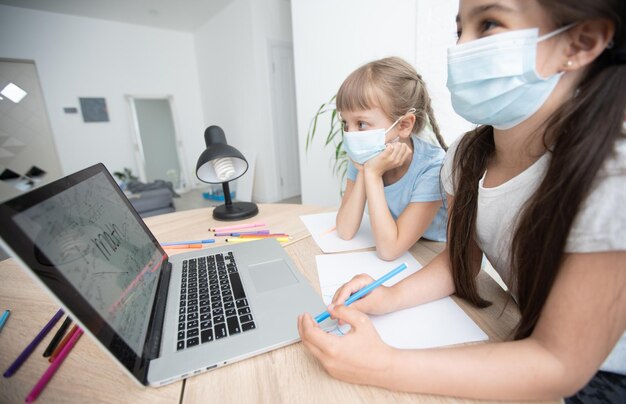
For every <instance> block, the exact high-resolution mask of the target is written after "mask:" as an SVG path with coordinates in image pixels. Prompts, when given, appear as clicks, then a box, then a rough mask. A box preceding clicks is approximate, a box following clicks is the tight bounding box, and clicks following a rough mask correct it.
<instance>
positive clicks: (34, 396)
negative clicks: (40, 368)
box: [25, 328, 83, 403]
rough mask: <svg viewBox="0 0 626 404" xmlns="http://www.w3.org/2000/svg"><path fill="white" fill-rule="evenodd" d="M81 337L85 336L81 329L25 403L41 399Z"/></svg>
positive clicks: (75, 333) (47, 370) (49, 367)
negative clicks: (43, 392) (41, 395)
mask: <svg viewBox="0 0 626 404" xmlns="http://www.w3.org/2000/svg"><path fill="white" fill-rule="evenodd" d="M81 335H83V330H81V329H80V328H78V329H76V331H74V334H73V335H72V337H71V338H70V340H69V341H68V343H67V344H66V345H65V346H64V347H63V349H62V350H61V353H60V354H59V356H58V357H57V358H56V359H55V360H54V362H52V363H51V364H50V366H48V369H46V371H45V372H44V374H43V375H42V376H41V378H40V379H39V381H38V382H37V384H36V385H35V387H33V389H32V390H31V391H30V393H28V396H26V400H25V401H26V402H27V403H32V402H33V401H35V400H36V399H37V397H39V394H41V392H42V391H43V389H44V388H45V387H46V385H47V384H48V382H49V381H50V379H52V376H54V373H55V372H56V371H57V369H58V368H59V366H61V363H63V361H64V360H65V358H66V357H67V355H69V353H70V351H71V350H72V348H73V347H74V345H76V341H78V339H79V338H80V336H81Z"/></svg>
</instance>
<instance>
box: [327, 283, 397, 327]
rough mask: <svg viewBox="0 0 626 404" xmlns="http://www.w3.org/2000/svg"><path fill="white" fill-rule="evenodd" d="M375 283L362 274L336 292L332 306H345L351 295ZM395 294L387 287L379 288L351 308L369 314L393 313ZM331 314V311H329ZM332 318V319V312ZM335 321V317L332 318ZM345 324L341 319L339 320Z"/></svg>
mask: <svg viewBox="0 0 626 404" xmlns="http://www.w3.org/2000/svg"><path fill="white" fill-rule="evenodd" d="M372 282H374V278H372V277H371V276H369V275H367V274H360V275H357V276H355V277H354V278H352V279H351V280H350V281H349V282H348V283H346V284H344V285H343V286H341V287H340V288H339V289H337V291H336V292H335V295H334V296H333V300H332V303H331V305H334V306H337V305H343V304H344V303H345V301H346V300H348V298H349V297H350V295H352V294H354V293H356V292H357V291H359V290H361V289H363V288H364V287H365V286H367V285H369V284H370V283H372ZM392 300H393V293H392V292H391V290H390V289H389V288H388V287H387V286H379V287H377V288H376V289H374V290H373V291H371V292H370V293H368V294H367V295H366V296H364V297H362V298H361V299H359V300H357V301H356V302H354V303H352V304H351V305H350V306H351V307H352V308H354V309H356V310H358V311H360V312H363V313H368V314H375V315H380V314H386V313H389V312H391V311H393V304H392ZM329 312H330V311H329ZM330 313H331V317H332V312H330ZM332 318H333V319H334V317H332ZM338 320H339V323H340V324H343V322H342V320H341V319H338Z"/></svg>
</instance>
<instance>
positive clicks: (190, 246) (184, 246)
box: [163, 244, 202, 249]
mask: <svg viewBox="0 0 626 404" xmlns="http://www.w3.org/2000/svg"><path fill="white" fill-rule="evenodd" d="M163 248H173V249H176V248H179V249H185V248H202V244H179V245H164V246H163Z"/></svg>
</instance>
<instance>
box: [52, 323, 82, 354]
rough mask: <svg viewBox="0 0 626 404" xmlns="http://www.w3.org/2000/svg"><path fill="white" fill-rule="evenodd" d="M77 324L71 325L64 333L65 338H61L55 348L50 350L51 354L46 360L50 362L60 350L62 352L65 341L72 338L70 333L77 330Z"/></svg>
mask: <svg viewBox="0 0 626 404" xmlns="http://www.w3.org/2000/svg"><path fill="white" fill-rule="evenodd" d="M78 329H79V328H78V325H76V324H74V326H73V327H72V329H71V330H70V332H68V333H67V334H66V335H65V338H63V339H62V340H61V343H60V344H59V346H57V347H56V348H55V350H54V351H53V352H52V355H50V357H49V358H48V362H50V363H52V362H54V361H55V360H56V359H57V357H58V356H59V355H60V354H61V352H63V348H65V345H67V343H68V342H69V341H70V339H71V338H72V335H74V333H75V332H76V330H78Z"/></svg>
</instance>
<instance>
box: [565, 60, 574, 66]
mask: <svg viewBox="0 0 626 404" xmlns="http://www.w3.org/2000/svg"><path fill="white" fill-rule="evenodd" d="M573 65H574V62H572V61H571V60H567V61H565V62H563V67H572V66H573Z"/></svg>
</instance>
